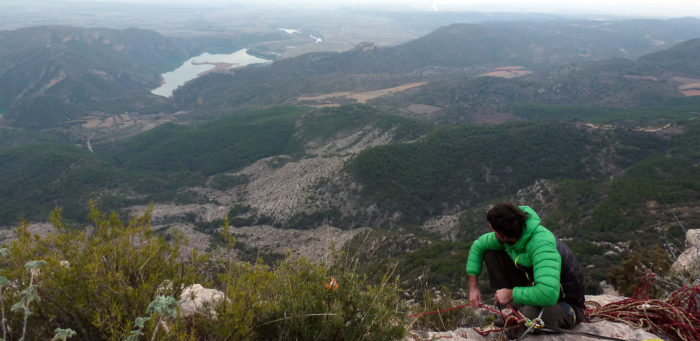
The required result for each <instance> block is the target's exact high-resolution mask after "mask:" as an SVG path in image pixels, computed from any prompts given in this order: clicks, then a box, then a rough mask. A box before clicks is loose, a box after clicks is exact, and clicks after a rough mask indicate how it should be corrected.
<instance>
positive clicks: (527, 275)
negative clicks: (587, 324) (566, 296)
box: [484, 250, 584, 329]
mask: <svg viewBox="0 0 700 341" xmlns="http://www.w3.org/2000/svg"><path fill="white" fill-rule="evenodd" d="M484 262H485V263H486V269H488V272H489V281H490V282H491V288H493V289H495V290H498V289H512V288H514V287H527V286H530V285H532V282H531V281H532V279H533V271H532V268H527V267H521V266H516V265H515V263H514V262H513V259H511V258H510V256H509V255H508V254H507V253H506V252H505V251H490V250H489V251H486V252H485V253H484ZM517 309H518V311H519V312H520V313H521V314H523V316H525V317H527V318H529V319H534V318H536V317H537V316H538V315H539V314H540V311H541V310H542V309H544V311H543V312H542V321H544V325H545V327H553V328H562V329H568V328H572V327H573V326H575V325H576V323H577V322H580V321H581V320H582V319H583V316H584V312H583V309H582V308H580V307H576V306H571V305H569V304H568V303H566V302H564V301H559V302H557V304H555V305H553V306H551V307H534V306H528V305H525V306H520V307H518V308H517Z"/></svg>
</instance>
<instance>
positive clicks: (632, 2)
mask: <svg viewBox="0 0 700 341" xmlns="http://www.w3.org/2000/svg"><path fill="white" fill-rule="evenodd" d="M81 1H84V0H81ZM88 1H89V0H88ZM97 1H102V2H138V3H147V2H150V3H180V4H182V3H186V4H195V5H196V4H205V3H209V4H216V5H235V4H241V3H245V4H248V5H252V4H256V5H264V6H288V5H297V6H298V5H302V6H319V7H330V6H346V7H350V6H362V7H379V6H381V7H387V6H400V7H404V8H406V7H410V8H414V9H422V10H432V11H434V10H437V11H448V10H481V11H526V12H542V13H559V14H580V13H584V14H616V15H624V16H654V17H656V16H661V17H688V16H691V17H700V0H350V1H348V0H97Z"/></svg>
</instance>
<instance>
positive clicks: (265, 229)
mask: <svg viewBox="0 0 700 341" xmlns="http://www.w3.org/2000/svg"><path fill="white" fill-rule="evenodd" d="M367 230H368V228H358V229H353V230H347V231H346V230H341V229H339V228H337V227H332V226H321V227H318V228H315V229H310V230H289V229H277V228H274V227H272V226H245V227H241V228H235V229H232V230H231V232H232V233H233V234H234V235H235V236H236V240H237V241H240V242H242V243H244V244H245V245H247V246H250V247H255V248H259V249H262V250H267V251H271V252H274V253H277V254H282V255H285V254H287V253H289V254H290V255H291V256H294V257H305V258H307V259H308V260H310V261H312V262H316V263H319V262H329V261H330V260H331V259H330V256H331V246H332V245H335V248H336V249H337V250H340V249H341V248H342V247H343V245H345V243H346V242H348V241H349V240H350V239H352V238H353V237H354V236H356V235H357V234H358V233H361V232H364V231H367Z"/></svg>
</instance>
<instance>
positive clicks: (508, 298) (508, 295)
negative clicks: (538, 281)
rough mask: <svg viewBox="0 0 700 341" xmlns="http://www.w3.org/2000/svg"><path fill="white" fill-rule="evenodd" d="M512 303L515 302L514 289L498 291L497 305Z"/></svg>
mask: <svg viewBox="0 0 700 341" xmlns="http://www.w3.org/2000/svg"><path fill="white" fill-rule="evenodd" d="M510 302H513V289H498V290H496V303H498V304H509V303H510Z"/></svg>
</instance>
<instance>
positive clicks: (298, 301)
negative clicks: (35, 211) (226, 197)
mask: <svg viewBox="0 0 700 341" xmlns="http://www.w3.org/2000/svg"><path fill="white" fill-rule="evenodd" d="M90 210H91V213H90V221H91V222H92V227H91V228H88V229H86V230H85V231H79V230H73V229H69V228H68V227H67V226H66V225H65V224H64V223H63V222H62V219H61V211H60V210H56V211H54V213H53V214H52V216H51V221H52V223H53V225H54V226H55V227H56V229H57V232H56V233H55V234H53V235H48V236H38V235H32V234H30V233H29V231H28V227H27V224H23V225H22V226H20V227H18V228H17V230H16V232H17V235H18V238H17V239H16V240H13V241H11V242H10V243H9V245H8V249H0V255H2V256H3V257H2V259H1V263H0V276H3V277H5V278H6V279H7V280H6V281H3V280H2V278H0V290H1V291H0V293H1V294H2V295H0V299H1V301H2V307H0V308H3V309H2V310H3V312H5V309H4V307H5V303H6V302H7V303H10V304H11V303H14V302H19V303H17V304H15V306H17V307H18V308H16V309H12V312H9V313H8V312H5V313H6V314H7V316H8V322H7V323H8V327H9V328H8V329H9V330H11V331H12V333H10V334H9V335H8V336H7V338H6V339H7V340H16V339H19V338H20V336H19V335H21V334H22V333H23V330H24V328H23V325H25V323H26V325H29V326H30V327H29V328H26V333H27V334H26V338H24V339H25V340H38V339H51V338H52V337H54V336H55V335H58V336H57V337H59V339H61V338H64V337H69V336H72V338H71V340H90V341H93V340H125V339H127V340H130V341H131V340H133V341H136V340H144V339H145V338H149V339H157V340H251V339H265V340H267V339H284V340H288V339H297V340H307V339H314V340H356V339H360V338H362V339H366V340H389V339H398V338H400V337H402V336H403V333H404V323H403V322H404V320H403V317H404V311H403V310H404V309H403V307H402V301H401V300H400V299H399V297H398V289H397V285H396V282H395V281H390V280H388V279H387V278H386V277H385V278H384V280H383V281H382V282H381V283H379V284H374V285H370V284H367V282H366V278H365V277H362V276H359V275H358V274H357V272H356V271H355V265H352V266H349V265H342V264H340V262H338V263H337V265H333V266H330V267H329V266H326V265H324V264H314V263H311V262H309V261H307V260H305V259H286V260H284V261H281V262H279V263H278V264H277V265H276V266H274V267H272V266H268V265H265V264H261V262H260V261H258V263H257V264H255V265H252V264H250V263H241V262H234V261H232V260H231V258H230V257H227V255H228V253H230V252H232V251H233V246H234V243H235V240H234V238H233V237H232V235H231V234H229V232H230V229H229V226H228V221H227V220H224V223H223V225H224V226H223V231H224V235H223V236H222V240H223V245H224V248H225V250H224V251H223V256H224V257H221V258H220V260H216V261H214V260H209V259H208V258H207V257H200V256H198V255H197V254H196V252H193V254H192V255H191V257H189V258H188V259H189V260H185V259H184V257H182V256H181V255H180V247H179V246H180V245H181V244H182V242H183V240H182V238H181V237H179V236H175V238H172V240H171V241H170V242H168V241H166V240H165V238H164V237H163V236H160V235H156V234H154V233H153V232H152V231H151V229H150V225H149V224H150V223H149V221H150V210H147V211H146V213H145V214H144V215H143V216H140V217H135V218H132V219H130V220H129V222H128V224H124V223H123V222H122V221H121V220H120V219H119V218H118V216H117V214H116V213H112V214H110V215H105V214H103V213H101V212H99V211H98V210H97V209H96V208H95V206H94V204H93V203H92V202H91V204H90ZM335 259H341V257H336V258H335ZM35 260H36V262H35ZM25 264H32V266H34V265H37V266H38V265H41V271H40V272H37V271H38V270H37V271H35V270H32V271H29V270H31V269H29V267H28V268H27V270H25ZM331 276H335V278H336V279H337V282H336V283H337V284H335V285H329V281H330V280H331V278H332V277H331ZM207 279H209V280H207ZM194 283H200V284H203V285H204V286H206V287H212V286H213V287H214V288H217V289H219V290H221V291H223V293H224V295H225V296H224V299H222V300H221V301H219V302H218V303H213V304H214V306H213V307H208V306H205V307H202V309H201V310H200V311H199V312H198V313H197V314H195V315H193V316H190V317H187V318H182V317H178V316H177V301H176V298H179V297H180V295H181V293H182V291H183V289H184V288H185V287H186V286H188V285H191V284H194ZM338 284H339V285H338ZM25 288H28V289H25ZM22 289H25V290H22ZM20 290H22V291H21V292H20ZM27 297H30V298H31V300H29V299H28V298H27ZM211 308H214V310H213V311H214V312H215V315H214V313H213V312H212V311H211ZM29 311H31V314H26V313H27V312H29ZM25 316H26V317H27V322H24V321H25ZM64 328H65V329H64ZM71 330H72V331H75V335H69V334H70V331H71ZM59 331H60V333H59ZM67 335H69V336H67Z"/></svg>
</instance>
